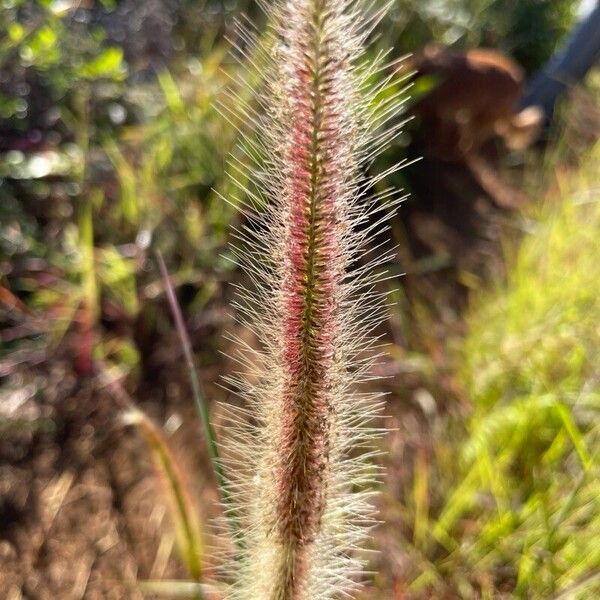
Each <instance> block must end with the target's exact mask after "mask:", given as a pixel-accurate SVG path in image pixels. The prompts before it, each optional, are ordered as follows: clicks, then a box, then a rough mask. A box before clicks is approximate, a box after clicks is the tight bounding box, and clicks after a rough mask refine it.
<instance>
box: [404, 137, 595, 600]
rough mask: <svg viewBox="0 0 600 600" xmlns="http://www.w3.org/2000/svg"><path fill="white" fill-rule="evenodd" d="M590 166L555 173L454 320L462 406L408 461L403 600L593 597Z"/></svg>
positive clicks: (591, 160) (592, 170)
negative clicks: (419, 456)
mask: <svg viewBox="0 0 600 600" xmlns="http://www.w3.org/2000/svg"><path fill="white" fill-rule="evenodd" d="M599 161H600V145H598V144H596V146H595V148H594V149H593V151H592V152H591V155H590V156H589V157H588V159H587V160H586V161H585V162H584V163H583V164H582V166H581V167H580V168H579V169H578V170H570V171H569V172H567V173H565V174H560V173H559V174H557V176H556V184H555V188H556V189H555V191H554V193H552V194H550V195H549V198H548V200H547V201H546V202H545V203H542V205H541V206H540V207H537V209H536V211H535V212H536V215H535V217H531V218H530V220H529V221H528V222H527V224H526V225H527V227H526V232H527V233H526V234H525V238H524V239H523V241H522V243H521V244H520V245H519V247H518V249H517V250H516V252H515V253H514V256H512V257H509V258H508V259H507V269H506V271H507V280H506V281H500V280H498V281H496V282H495V287H494V289H492V290H491V291H489V292H487V293H483V294H480V295H479V296H477V297H476V298H475V300H474V303H473V306H472V307H471V310H470V312H469V314H468V315H467V325H468V333H467V336H466V338H465V340H464V341H463V342H461V343H460V344H459V353H458V354H459V356H458V358H459V363H460V365H461V377H462V381H463V382H464V385H465V388H466V392H467V396H468V398H469V400H470V401H472V403H473V409H472V414H471V415H470V417H469V419H468V420H467V421H466V423H463V422H460V421H457V420H455V419H452V418H450V419H447V420H446V421H445V423H444V433H442V434H441V435H440V437H439V439H436V441H435V443H434V444H433V456H432V459H431V461H430V462H426V463H425V464H419V463H416V464H415V474H414V478H415V480H414V490H412V492H413V495H412V499H407V500H406V510H407V514H406V516H405V519H406V521H407V522H408V523H411V524H412V527H413V531H414V534H413V539H412V542H409V541H408V540H406V542H405V543H406V545H407V547H409V548H411V549H410V550H409V551H408V553H409V555H411V558H412V568H413V576H412V581H411V582H410V584H409V586H408V592H409V597H411V598H412V597H414V598H431V597H435V598H438V597H440V598H441V597H461V598H479V597H482V598H496V597H507V598H508V597H510V598H531V599H539V600H542V599H547V598H569V599H572V600H577V599H580V600H587V599H590V598H596V597H598V595H600V579H599V578H598V576H597V575H598V572H599V570H600V547H599V546H598V543H597V537H598V534H599V533H600V484H599V481H600V480H599V478H598V475H599V470H600V429H599V427H598V413H599V411H600V393H599V388H598V382H599V381H600V366H599V363H598V356H600V328H599V327H598V323H599V322H600V298H599V296H598V294H597V290H598V286H600V263H599V261H598V238H599V236H600V201H599V200H600V199H599V197H598V188H597V182H598V177H597V173H598V163H599ZM423 478H424V479H425V482H424V483H423V481H422V480H423ZM421 488H423V489H425V490H430V494H431V495H430V496H428V495H427V492H426V494H425V496H423V495H422V494H419V493H418V490H419V489H421ZM448 594H449V596H447V595H448Z"/></svg>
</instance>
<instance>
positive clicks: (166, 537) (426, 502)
mask: <svg viewBox="0 0 600 600" xmlns="http://www.w3.org/2000/svg"><path fill="white" fill-rule="evenodd" d="M577 10H578V3H575V2H568V1H566V0H553V1H552V2H551V1H549V0H520V1H517V0H432V1H430V2H421V1H417V0H396V2H394V3H393V5H392V8H391V10H390V12H389V14H388V16H387V17H386V19H385V20H384V21H383V23H382V24H381V26H380V30H379V34H380V35H379V36H378V38H377V39H376V41H375V47H374V48H373V50H372V52H375V51H376V48H379V47H381V48H392V55H391V57H392V58H397V57H399V56H402V55H403V54H405V53H407V52H415V51H418V50H420V49H421V48H423V47H424V46H425V45H426V44H427V43H428V42H431V41H435V42H438V43H440V44H443V45H450V46H454V47H457V48H464V49H468V48H474V47H479V46H484V47H492V48H497V49H499V50H501V51H502V52H504V53H507V54H508V55H510V56H512V57H513V58H515V59H516V60H517V62H519V63H520V64H521V65H522V66H523V67H524V69H525V70H526V72H527V73H529V74H532V73H535V72H536V71H537V70H538V69H540V68H541V67H542V66H543V65H544V63H545V62H546V61H547V60H548V59H549V57H550V56H551V54H552V53H553V52H554V51H555V50H556V48H557V47H558V46H559V45H560V43H561V41H562V40H563V39H564V36H565V35H566V34H567V33H568V32H569V31H570V30H571V28H572V26H573V24H574V22H575V20H576V16H577ZM241 13H244V14H246V15H247V17H248V18H249V19H250V20H252V21H255V22H256V23H257V24H258V25H259V27H262V25H263V23H262V19H263V17H262V15H261V12H260V11H259V10H258V8H257V6H256V4H255V3H254V2H252V1H251V0H226V1H215V0H204V1H203V0H195V1H191V0H147V1H146V2H138V1H136V0H121V1H118V0H103V1H100V0H78V1H76V0H0V23H1V25H0V323H1V327H2V329H1V331H0V378H2V380H3V385H2V390H1V392H0V394H1V395H0V565H1V567H2V568H1V569H0V584H1V585H0V587H1V589H3V590H8V592H7V593H8V594H9V595H8V596H7V597H8V598H10V599H11V600H17V599H19V598H58V597H60V598H67V597H69V598H71V597H72V598H124V597H131V598H137V597H142V596H141V594H142V591H141V588H139V587H136V585H135V583H136V582H139V581H145V580H159V579H163V580H165V579H171V578H180V579H183V578H186V577H192V578H196V579H198V578H199V577H200V575H199V573H200V572H202V577H204V576H205V575H206V577H208V578H210V574H211V572H212V570H214V568H215V566H216V559H214V557H212V556H210V555H206V556H202V557H201V558H200V562H201V563H202V566H201V567H200V566H198V565H196V566H195V567H194V570H190V569H189V568H188V570H187V571H186V569H185V565H186V560H185V557H184V559H183V560H180V559H179V558H178V555H177V553H176V552H175V550H174V548H175V547H176V545H177V544H176V543H175V542H176V538H177V537H178V535H179V534H178V535H176V533H177V532H174V531H173V530H174V528H173V527H172V525H169V523H172V521H169V519H168V518H167V516H166V515H167V509H166V508H165V507H166V506H167V505H168V504H169V503H168V502H167V501H165V502H161V500H160V493H157V492H156V491H155V490H156V489H160V486H159V488H157V487H156V485H155V480H154V477H153V476H152V459H151V458H150V457H149V454H152V453H149V452H148V448H147V446H144V441H143V439H140V438H139V437H138V436H137V435H136V434H135V433H134V432H132V431H129V430H126V429H123V426H122V424H121V423H120V421H119V415H121V414H122V412H123V409H124V408H126V406H125V405H126V404H128V403H130V402H131V400H130V399H129V398H130V397H131V398H133V399H134V402H135V403H136V404H137V405H138V406H140V407H142V408H143V409H144V411H146V413H148V414H149V415H151V416H152V418H153V419H154V420H155V421H156V422H158V423H160V425H161V426H162V427H161V429H162V433H160V434H159V433H156V434H155V433H152V436H153V437H152V439H153V440H155V441H154V442H153V443H154V448H153V452H154V454H156V452H157V451H156V448H157V447H158V448H159V450H160V452H159V456H169V457H170V458H169V461H171V460H173V461H177V462H179V463H180V464H179V467H178V468H179V470H181V472H183V473H184V474H185V475H184V476H183V479H184V480H185V481H184V482H183V483H181V484H180V483H177V486H180V485H181V486H183V487H184V488H186V492H185V494H183V495H184V496H185V497H186V498H187V497H190V498H193V499H194V500H191V501H190V502H192V503H193V504H194V506H193V507H191V508H190V507H188V509H189V510H191V511H193V512H194V514H196V515H200V516H201V519H200V521H201V522H202V523H203V524H204V528H206V529H207V530H208V525H207V523H208V521H209V518H210V517H212V516H215V515H216V514H218V509H217V508H216V506H215V499H216V492H215V485H214V481H213V479H212V475H211V472H210V469H209V461H208V457H207V455H206V451H205V450H204V448H203V445H202V444H203V443H202V439H201V438H202V433H201V428H200V424H199V422H198V420H197V417H196V416H195V414H194V409H193V403H192V400H191V396H190V390H189V386H188V374H187V372H186V370H185V366H184V365H183V361H182V358H181V356H182V350H181V347H180V344H179V342H178V339H177V336H176V334H175V333H174V328H173V326H172V325H171V318H170V313H169V309H168V304H167V301H166V298H165V295H164V291H163V283H162V280H161V278H160V274H159V272H158V269H157V268H156V261H155V252H156V251H160V252H161V253H162V255H163V256H164V257H165V261H166V263H167V266H168V268H169V271H170V274H171V278H172V281H173V285H174V287H175V289H176V293H177V296H178V300H179V302H180V304H181V308H182V311H183V314H184V317H185V321H186V324H187V327H188V329H189V332H190V337H191V339H192V344H193V347H194V351H195V354H196V361H197V363H198V365H199V371H200V377H201V379H202V381H203V382H204V385H205V387H206V390H207V395H208V397H209V398H210V399H211V410H212V412H213V419H214V420H215V421H216V423H217V424H218V423H219V419H220V412H219V408H218V407H217V405H216V403H215V401H216V400H225V401H231V402H233V401H235V400H234V399H233V398H232V397H230V394H228V393H227V392H226V391H224V390H223V389H221V388H220V387H218V383H219V377H220V376H221V375H223V374H226V373H227V372H228V371H229V370H231V369H232V368H233V365H232V363H231V361H230V360H229V359H228V358H227V355H228V353H229V349H228V343H229V342H227V339H226V337H224V335H223V334H224V333H225V332H227V331H228V330H229V331H230V330H231V329H232V328H235V327H237V326H236V325H235V324H234V323H233V321H232V319H231V317H230V315H229V309H228V304H229V300H230V298H231V295H232V289H231V288H232V286H231V285H228V284H229V283H231V282H238V281H239V280H240V275H239V273H238V272H237V269H236V267H235V265H234V264H233V263H232V262H231V260H229V256H228V250H227V242H228V239H229V236H230V234H231V231H230V229H229V227H230V225H232V224H235V222H236V220H237V219H239V218H240V215H239V214H237V212H236V210H235V208H233V207H232V206H231V205H230V204H228V203H227V202H226V201H224V199H223V198H224V197H225V198H228V197H231V196H232V195H233V194H232V187H233V186H232V185H231V184H230V183H229V182H228V179H227V177H226V175H225V173H226V169H227V168H228V167H227V165H228V163H230V164H231V165H233V166H230V167H229V169H230V170H231V169H232V168H233V169H234V168H235V166H234V165H235V152H236V150H235V148H236V141H237V140H236V136H237V134H236V130H235V125H236V123H232V122H231V121H230V117H229V116H228V112H227V106H228V104H229V103H231V102H232V101H233V100H232V96H233V95H237V96H241V97H242V98H243V99H245V100H246V101H248V102H251V101H252V87H251V86H250V85H239V84H236V83H235V81H236V78H237V77H238V72H237V71H238V69H239V67H238V66H237V65H236V64H235V63H234V62H233V61H232V60H231V58H230V43H229V42H228V41H226V38H227V37H228V36H229V37H233V38H235V33H234V30H233V25H234V19H235V17H236V16H237V15H239V14H241ZM598 76H599V74H598V72H597V71H595V72H594V71H592V72H591V73H590V75H589V77H588V79H587V80H586V82H585V84H584V85H583V86H581V87H580V88H578V89H576V90H573V92H572V93H571V95H570V97H569V99H568V100H567V101H566V102H564V105H563V106H562V107H561V110H560V115H559V117H558V118H557V122H556V124H553V125H552V129H551V132H550V134H549V135H548V136H547V137H548V138H549V140H550V141H549V142H548V143H547V144H546V145H545V146H544V147H543V148H537V149H533V150H530V151H528V152H526V153H516V154H515V153H513V154H511V155H508V156H505V157H504V159H503V162H502V166H501V168H502V169H503V170H505V171H506V172H507V177H510V178H512V179H513V180H514V181H516V183H515V185H516V186H518V188H519V189H520V190H522V191H523V193H525V194H526V195H527V196H528V197H529V198H530V201H529V202H528V203H527V204H526V205H525V206H520V207H519V208H518V209H517V208H511V209H510V210H508V209H506V208H500V207H497V206H496V205H495V204H494V203H493V202H489V201H486V199H485V198H480V197H479V196H477V197H476V196H475V195H474V194H472V193H471V192H470V191H469V190H468V189H467V188H464V194H465V195H468V196H469V201H470V203H469V205H468V206H469V208H468V210H469V211H470V212H469V216H468V219H465V220H464V226H461V227H459V228H458V229H457V228H451V229H450V228H448V226H447V223H445V222H444V221H443V220H440V219H439V215H435V216H433V217H432V218H429V219H427V220H423V219H422V217H421V218H419V219H416V218H414V219H413V218H412V217H411V218H408V217H405V216H403V211H404V210H405V209H404V208H400V210H399V214H398V215H397V216H396V217H394V220H393V224H392V232H393V237H394V241H395V242H396V243H398V247H399V249H398V262H397V264H392V265H389V268H390V270H391V272H392V273H397V274H398V276H400V273H403V272H406V276H405V277H403V278H400V277H398V280H397V281H393V282H391V283H390V288H394V290H393V291H392V294H393V297H394V300H395V301H396V304H395V307H394V308H393V310H392V314H391V317H390V322H389V327H388V330H387V331H385V332H384V333H385V335H386V337H387V339H388V341H389V342H390V343H391V345H390V358H389V359H388V360H387V361H386V362H385V363H384V364H383V365H382V366H381V374H382V375H393V376H394V377H393V378H391V379H388V380H386V382H385V386H386V388H388V391H389V392H390V395H389V398H388V410H387V412H388V414H390V415H391V419H390V420H391V422H392V424H393V425H394V426H395V427H396V428H397V429H396V430H395V431H394V432H392V433H390V435H389V436H388V440H387V441H386V446H387V447H388V450H389V453H388V454H387V456H386V457H385V458H384V459H382V462H383V464H384V466H385V467H386V476H385V478H384V483H383V484H382V488H381V491H382V494H381V495H380V498H379V500H378V502H379V508H380V510H381V519H382V521H384V524H383V525H382V526H380V527H379V528H378V529H377V530H376V535H375V539H374V547H375V548H377V549H378V550H380V551H382V552H381V553H380V554H379V555H377V556H376V557H375V558H374V559H373V571H374V575H373V576H372V577H371V578H370V580H369V581H368V582H367V587H366V590H365V592H364V594H363V596H362V597H363V598H365V599H367V598H369V599H379V598H381V599H388V598H398V599H404V598H407V599H421V598H423V599H425V598H440V599H442V598H444V599H446V598H449V599H453V598H490V599H491V598H512V597H517V598H540V599H542V598H544V599H547V598H578V599H579V598H580V599H588V598H589V599H591V598H596V597H598V596H599V595H600V577H599V576H598V573H599V572H600V544H599V543H598V542H597V541H596V540H597V539H598V538H599V536H600V493H599V492H600V489H598V483H597V482H598V460H599V457H598V450H599V448H600V441H599V439H598V426H597V423H596V422H597V415H598V410H599V408H600V395H599V392H598V390H599V385H600V383H599V382H600V371H599V367H598V357H599V356H600V328H599V323H600V301H599V300H598V294H597V290H598V286H599V285H600V271H599V267H598V265H599V264H600V261H599V260H598V254H599V252H600V249H599V248H600V247H599V245H598V239H599V237H600V208H599V206H600V205H599V204H598V199H599V197H598V185H599V178H598V172H599V167H598V165H599V164H600V155H599V148H598V143H597V142H596V140H597V137H598V134H600V125H599V123H600V117H599V116H598V107H597V102H598V98H599V97H600V81H599V79H598ZM232 81H234V83H233V84H232ZM232 85H233V90H232ZM219 103H220V105H221V106H222V107H223V108H222V109H221V110H217V108H216V106H217V104H219ZM409 144H410V137H409V135H408V134H407V135H405V136H403V137H401V138H400V139H399V140H397V142H395V144H394V145H393V147H392V148H390V149H389V150H388V151H387V152H386V153H385V155H384V156H382V157H381V159H380V160H379V162H378V163H376V164H375V165H374V166H373V167H372V168H373V170H374V171H382V170H384V169H385V167H386V166H387V165H389V164H390V162H391V161H393V160H398V159H399V158H402V157H403V156H408V158H415V157H414V156H411V155H410V145H409ZM231 153H233V156H231V157H230V154H231ZM394 183H397V184H398V185H401V186H405V187H407V188H408V189H409V190H411V189H418V187H417V186H415V185H414V182H413V181H412V180H411V173H410V169H409V170H407V171H406V172H403V173H402V175H401V176H400V177H398V178H397V180H396V181H395V182H394ZM419 202H422V203H423V205H425V206H426V205H427V198H419V197H418V196H417V197H414V198H413V199H411V200H410V201H409V203H408V206H409V208H410V206H419ZM463 209H464V207H462V209H461V210H463ZM447 210H449V211H452V210H453V207H452V206H451V207H449V208H448V209H447ZM406 214H413V213H412V212H410V210H407V211H406ZM473 223H475V226H473ZM423 238H425V242H423ZM238 333H240V332H238ZM242 334H243V332H242ZM249 343H252V340H250V339H249ZM124 398H126V400H124ZM149 431H152V432H154V429H152V430H150V429H149ZM219 434H220V435H226V434H227V432H226V430H221V431H220V432H219ZM161 436H164V438H165V439H167V440H168V442H169V444H170V445H171V446H172V456H171V450H169V451H168V452H167V451H164V452H163V450H161V448H162V446H161V445H160V444H162V442H160V440H162V439H163V437H161ZM141 437H142V438H143V436H141ZM156 440H159V442H160V443H159V442H156ZM157 444H158V446H157ZM163 463H164V461H163ZM165 487H166V488H167V490H168V488H169V486H168V485H167V486H163V488H165ZM171 487H173V486H171ZM187 488H189V490H188V489H187ZM188 492H189V493H188ZM166 495H167V496H168V495H169V492H168V491H167V492H166ZM183 514H185V511H183ZM175 529H176V528H175ZM194 535H196V534H194ZM198 536H200V534H197V537H198ZM199 545H201V544H199ZM198 552H200V550H198ZM192 571H193V572H192ZM148 589H150V592H152V591H154V592H156V590H157V589H158V588H156V589H151V588H148ZM173 589H174V588H173V586H171V588H170V590H171V591H172V590H173ZM67 591H68V592H67ZM147 597H152V594H151V593H149V595H147Z"/></svg>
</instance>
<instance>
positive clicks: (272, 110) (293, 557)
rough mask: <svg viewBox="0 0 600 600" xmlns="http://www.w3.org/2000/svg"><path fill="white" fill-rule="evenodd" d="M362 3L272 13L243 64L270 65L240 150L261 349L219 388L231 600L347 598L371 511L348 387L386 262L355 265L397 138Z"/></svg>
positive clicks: (246, 317)
mask: <svg viewBox="0 0 600 600" xmlns="http://www.w3.org/2000/svg"><path fill="white" fill-rule="evenodd" d="M360 4H361V3H360V2H359V1H354V0H288V1H285V2H284V1H281V2H277V3H276V4H275V6H274V7H272V8H270V9H269V11H268V13H269V16H270V21H271V28H270V31H269V34H270V38H269V41H268V42H266V43H265V45H264V46H262V48H263V51H264V55H263V56H262V58H259V57H258V56H257V55H256V54H253V63H254V64H255V65H256V64H258V65H265V64H267V65H268V67H267V68H266V72H265V91H264V93H263V96H262V97H261V107H260V109H259V110H258V111H257V112H256V113H253V112H251V111H250V109H249V108H248V107H247V106H243V107H241V110H242V111H243V112H244V115H245V116H246V117H247V119H249V120H250V121H252V122H253V123H254V125H255V129H256V133H257V137H252V136H246V137H244V142H243V145H244V146H245V149H246V151H247V155H248V157H249V164H248V165H247V166H246V168H247V173H248V175H249V178H250V180H251V181H252V182H253V183H254V184H255V185H256V187H257V189H258V191H251V190H249V189H247V188H246V187H245V186H244V184H243V183H240V187H241V188H242V189H243V191H244V192H245V193H247V194H248V195H249V197H250V201H249V202H250V205H251V207H252V208H253V210H254V214H253V215H252V216H251V217H250V219H249V221H248V222H247V223H246V225H245V228H244V229H243V230H242V231H241V232H239V233H238V237H239V238H240V239H241V241H242V247H241V248H238V249H236V250H234V253H235V255H236V258H237V260H238V261H239V263H240V264H241V265H242V266H243V267H244V268H245V270H246V272H247V273H248V274H249V276H250V277H251V278H252V279H253V280H254V282H255V283H256V289H254V290H252V291H246V290H241V291H240V294H239V300H238V311H239V314H240V319H241V320H242V322H244V323H245V324H246V325H247V326H248V327H250V328H251V329H252V330H253V331H254V332H255V333H256V335H257V337H258V338H259V340H260V342H261V346H262V347H261V349H260V350H254V349H247V351H245V352H244V353H243V356H241V357H240V362H242V363H243V364H244V365H245V366H246V367H247V368H248V369H250V370H252V371H253V374H254V375H255V377H254V379H255V380H256V381H257V382H258V383H256V384H253V383H251V379H244V378H241V379H236V378H230V382H231V383H232V384H233V385H235V386H236V387H237V388H238V389H241V390H242V392H243V396H244V399H245V400H246V402H247V409H242V410H238V411H237V412H236V414H235V415H234V419H235V421H236V432H235V434H234V436H233V444H232V446H233V449H234V451H235V452H236V454H237V456H238V457H239V461H240V464H239V465H233V464H232V467H231V477H232V486H233V487H234V489H235V490H236V491H237V495H238V507H237V508H236V510H238V511H239V512H240V513H242V514H244V515H245V519H246V523H245V527H244V528H243V533H242V535H243V540H242V541H243V545H244V547H245V549H246V550H245V555H244V556H243V558H242V562H241V564H240V563H237V564H236V565H235V567H234V568H235V571H236V572H235V576H236V580H237V581H236V584H235V585H234V587H233V591H232V594H231V598H232V599H235V600H238V599H239V600H241V599H244V600H315V599H318V600H321V599H326V598H332V597H334V596H336V595H338V594H339V593H346V594H348V593H350V592H352V591H353V590H354V589H356V587H357V581H356V574H357V573H359V572H360V570H361V561H360V560H359V558H357V557H356V556H355V555H354V554H353V549H354V548H355V547H356V546H357V545H359V544H360V542H361V541H362V540H363V538H364V536H365V532H366V530H367V526H368V525H369V524H370V517H369V515H370V510H371V509H370V506H369V503H368V502H367V492H364V491H359V492H353V491H352V488H356V489H359V490H363V489H366V488H367V487H368V484H369V483H370V482H371V481H372V479H373V475H372V472H371V469H370V468H369V466H368V462H367V460H366V457H365V455H364V454H365V453H363V455H357V454H356V449H357V448H364V447H368V446H369V445H371V444H372V441H373V439H374V437H375V436H376V433H375V431H374V430H373V429H372V425H370V422H371V421H372V419H373V417H375V416H376V414H377V411H378V404H377V401H376V396H374V395H369V394H360V393H359V392H358V391H357V384H359V383H360V382H361V380H364V379H365V377H366V376H367V375H368V372H369V369H370V368H371V366H372V364H373V360H374V358H373V357H372V356H369V355H368V354H365V352H367V351H368V350H369V348H371V347H372V344H373V340H372V339H371V338H370V333H371V331H372V329H373V328H374V327H375V326H377V325H378V324H379V323H380V322H381V320H382V319H384V318H385V313H384V311H383V302H384V299H383V296H381V295H378V294H376V293H375V292H374V291H373V290H374V285H375V283H376V281H377V278H378V276H377V275H375V274H374V271H373V269H374V267H376V266H377V265H379V264H382V263H384V262H386V261H387V260H388V259H389V255H387V254H386V255H384V256H379V257H377V258H376V259H375V260H371V262H370V263H368V262H367V263H365V264H362V265H361V266H360V267H359V266H357V262H358V260H359V259H360V258H361V256H365V255H366V254H367V244H368V242H369V239H370V237H371V235H372V233H373V231H374V230H375V228H376V226H377V225H378V223H379V222H380V218H379V217H376V216H374V215H375V214H376V213H378V212H379V211H384V212H386V211H387V210H389V208H390V206H393V205H395V203H396V201H397V198H396V196H395V195H394V194H393V193H390V192H389V191H386V192H384V193H383V194H382V195H381V196H380V197H376V198H371V199H369V200H366V199H365V197H364V196H365V191H367V190H368V189H369V188H371V187H373V186H374V185H375V184H376V183H378V181H379V179H373V180H368V179H365V178H364V177H362V176H361V168H362V163H363V162H364V161H365V160H370V159H371V157H372V156H373V155H374V153H376V152H377V151H378V150H379V149H380V148H381V147H385V146H386V145H387V144H388V143H389V142H390V141H391V140H392V139H393V138H394V137H395V136H396V135H397V133H398V131H399V127H400V124H398V123H397V122H395V121H394V118H395V117H396V115H397V114H398V110H397V109H398V106H399V101H398V97H399V95H397V94H386V93H384V92H386V91H387V89H388V87H387V86H388V83H389V81H387V80H384V81H383V82H382V83H379V84H372V80H373V79H374V75H375V74H376V73H377V72H378V71H379V70H380V69H381V68H382V67H383V64H382V60H383V57H382V56H379V57H378V58H377V59H376V60H375V62H374V63H371V64H365V65H359V63H358V59H359V58H360V57H361V49H362V46H363V43H364V41H365V39H366V38H367V37H368V35H369V33H370V30H371V28H372V27H373V24H374V23H375V22H377V20H378V19H379V18H380V16H381V11H380V12H378V13H377V14H374V15H371V16H370V17H365V16H363V15H362V14H361V10H360V9H361V6H360ZM246 35H247V34H246ZM379 98H383V99H382V100H380V101H377V100H378V99H379ZM384 125H385V126H386V127H385V128H384V127H383V126H384ZM245 410H246V411H247V412H248V413H249V414H251V415H252V417H253V418H254V423H252V424H251V423H250V421H248V420H244V419H243V418H241V416H240V414H239V413H243V412H245ZM244 463H245V464H244ZM234 466H235V467H238V468H239V471H238V472H237V473H234V472H233V470H234Z"/></svg>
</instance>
